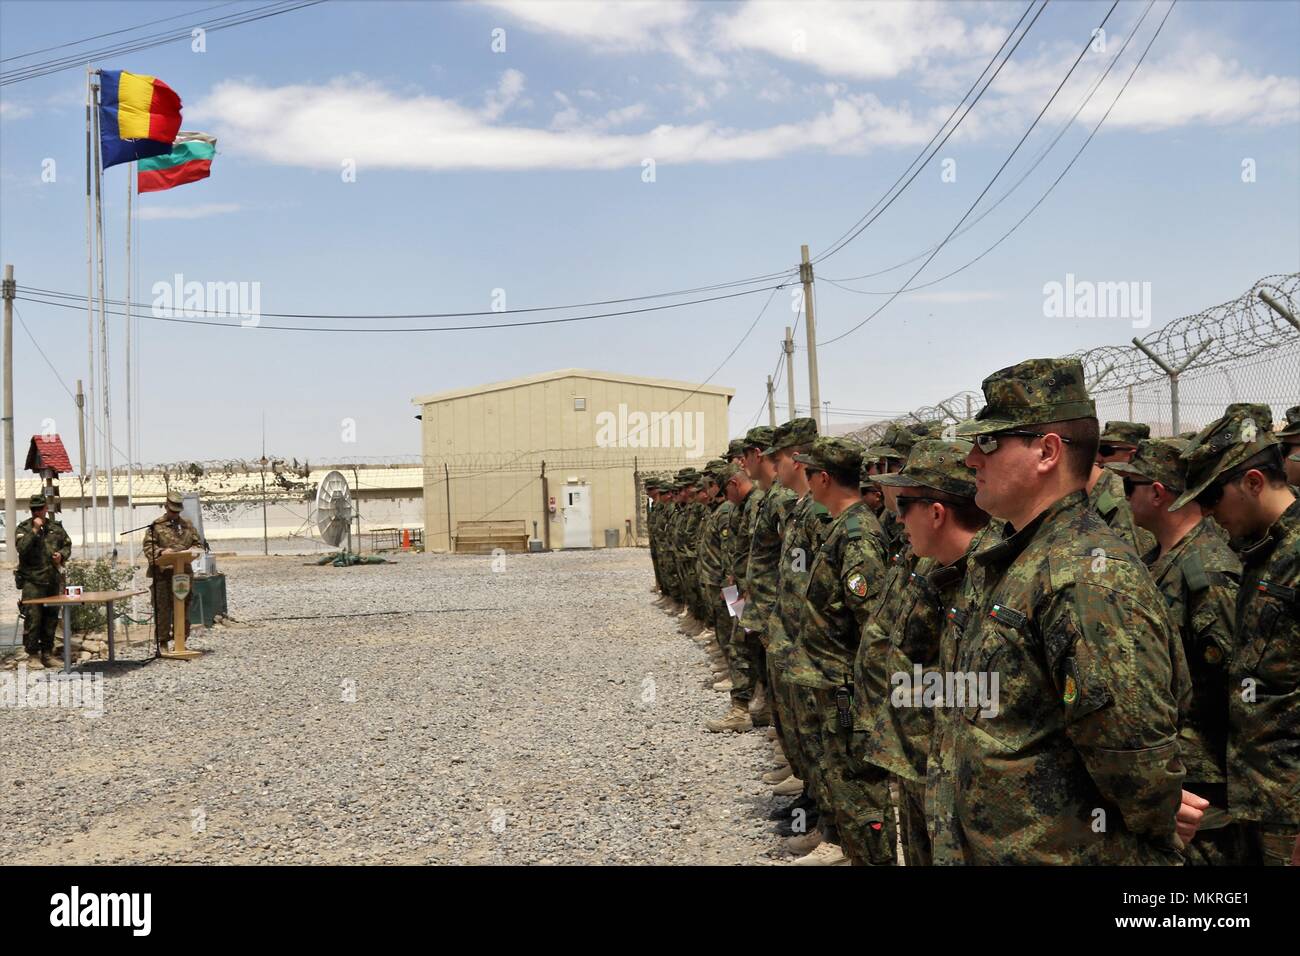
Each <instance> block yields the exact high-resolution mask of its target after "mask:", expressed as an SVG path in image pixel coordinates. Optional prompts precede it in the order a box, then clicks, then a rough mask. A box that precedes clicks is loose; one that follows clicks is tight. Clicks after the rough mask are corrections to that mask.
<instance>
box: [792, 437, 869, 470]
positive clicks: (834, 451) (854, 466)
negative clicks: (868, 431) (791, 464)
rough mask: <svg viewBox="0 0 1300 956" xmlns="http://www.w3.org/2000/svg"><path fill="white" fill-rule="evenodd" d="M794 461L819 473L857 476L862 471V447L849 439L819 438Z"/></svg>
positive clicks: (795, 457)
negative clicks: (840, 473) (847, 473)
mask: <svg viewBox="0 0 1300 956" xmlns="http://www.w3.org/2000/svg"><path fill="white" fill-rule="evenodd" d="M794 460H795V461H798V462H802V463H803V464H805V465H807V466H808V467H809V468H816V469H818V470H819V471H838V472H851V473H852V474H855V475H856V474H858V473H859V472H860V471H861V469H862V446H861V445H859V444H857V443H856V442H851V441H849V440H848V439H847V438H818V439H817V440H815V441H814V442H813V443H812V445H811V446H809V448H808V450H807V451H806V452H803V453H801V454H798V455H795V456H794Z"/></svg>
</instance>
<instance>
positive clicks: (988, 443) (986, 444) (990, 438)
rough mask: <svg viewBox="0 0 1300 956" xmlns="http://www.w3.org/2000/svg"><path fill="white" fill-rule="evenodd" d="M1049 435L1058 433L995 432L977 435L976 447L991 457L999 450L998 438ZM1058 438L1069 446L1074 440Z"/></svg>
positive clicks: (1060, 436) (1058, 436)
mask: <svg viewBox="0 0 1300 956" xmlns="http://www.w3.org/2000/svg"><path fill="white" fill-rule="evenodd" d="M1048 435H1056V432H1026V431H1019V430H1015V429H1012V430H1008V431H1005V432H993V433H991V434H985V435H976V436H975V447H976V448H978V449H979V450H980V451H982V452H983V453H984V454H986V455H991V454H993V452H995V451H997V450H998V438H999V437H1001V436H1014V437H1016V438H1046V437H1047V436H1048ZM1056 437H1057V438H1059V439H1061V441H1063V442H1065V444H1067V445H1069V444H1072V443H1073V439H1070V438H1066V437H1065V436H1064V435H1056Z"/></svg>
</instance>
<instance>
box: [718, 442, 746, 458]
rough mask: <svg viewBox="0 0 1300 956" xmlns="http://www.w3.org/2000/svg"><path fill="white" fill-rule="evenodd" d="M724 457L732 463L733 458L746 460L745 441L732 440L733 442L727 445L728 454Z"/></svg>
mask: <svg viewBox="0 0 1300 956" xmlns="http://www.w3.org/2000/svg"><path fill="white" fill-rule="evenodd" d="M722 457H723V458H726V459H727V460H728V461H730V460H731V459H732V458H744V457H745V439H743V438H733V439H731V442H730V443H729V444H728V445H727V453H726V454H725V455H723V456H722Z"/></svg>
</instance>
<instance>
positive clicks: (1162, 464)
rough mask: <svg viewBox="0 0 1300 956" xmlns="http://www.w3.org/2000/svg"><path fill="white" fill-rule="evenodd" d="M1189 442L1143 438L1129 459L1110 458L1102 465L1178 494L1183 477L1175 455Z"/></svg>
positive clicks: (1182, 469)
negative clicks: (1115, 459) (1155, 483)
mask: <svg viewBox="0 0 1300 956" xmlns="http://www.w3.org/2000/svg"><path fill="white" fill-rule="evenodd" d="M1189 444H1191V443H1190V442H1188V441H1187V440H1186V439H1183V438H1144V439H1142V441H1141V442H1139V443H1138V450H1137V451H1136V452H1134V453H1133V458H1132V460H1131V461H1112V462H1109V463H1108V464H1107V465H1106V467H1107V468H1109V469H1110V470H1111V471H1113V472H1116V473H1118V474H1120V475H1122V476H1124V477H1126V478H1142V479H1144V480H1146V481H1158V482H1160V484H1162V485H1164V486H1165V487H1166V488H1168V489H1169V490H1170V491H1172V492H1174V493H1181V492H1182V491H1183V489H1184V488H1186V486H1187V478H1186V473H1185V470H1184V466H1183V463H1182V460H1181V458H1180V457H1179V456H1181V455H1182V453H1183V452H1184V451H1186V450H1187V446H1188V445H1189Z"/></svg>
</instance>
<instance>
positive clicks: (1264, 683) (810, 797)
mask: <svg viewBox="0 0 1300 956" xmlns="http://www.w3.org/2000/svg"><path fill="white" fill-rule="evenodd" d="M983 391H984V396H985V399H986V401H987V404H986V406H985V407H984V409H983V410H982V411H980V412H979V414H978V415H977V416H976V417H975V418H974V419H971V420H969V421H965V422H961V423H957V424H955V425H954V424H949V425H946V426H945V425H944V424H943V423H942V422H933V423H928V424H918V425H915V426H912V427H910V428H904V427H900V426H891V427H890V429H889V430H888V432H886V434H885V435H884V437H883V439H882V441H883V444H882V445H880V446H874V447H869V448H863V447H861V446H860V445H858V444H856V443H854V442H851V441H849V440H846V439H842V438H829V437H823V436H818V434H817V428H816V423H815V422H814V421H813V420H812V419H810V418H796V419H794V420H792V421H789V422H786V423H785V424H784V425H781V426H780V427H778V428H775V429H774V428H771V427H768V426H761V427H758V428H752V429H750V430H749V431H748V432H747V433H746V434H745V436H744V437H743V438H738V439H735V440H733V441H732V442H731V443H730V444H729V446H728V447H727V449H726V451H725V452H724V453H723V454H722V455H721V456H720V457H719V458H716V459H713V460H711V461H709V462H708V463H707V464H706V465H705V466H704V468H703V469H700V470H695V469H693V468H685V469H682V470H681V471H678V472H676V473H675V474H673V475H662V476H651V477H649V478H647V480H646V482H645V486H646V493H647V496H648V498H649V500H650V512H649V515H650V518H649V529H650V550H651V558H652V562H653V565H654V575H655V588H654V590H655V591H656V592H658V593H659V594H660V597H659V598H658V600H657V601H656V602H655V603H656V604H657V605H658V606H659V607H660V608H662V609H663V610H665V611H666V612H667V613H669V614H672V615H676V616H677V617H679V618H681V627H680V629H681V631H682V632H683V633H684V634H686V635H688V636H689V637H691V638H693V639H695V640H697V641H698V642H699V643H700V644H701V645H702V646H704V647H705V648H707V649H708V651H709V654H710V658H711V661H712V666H713V675H712V680H711V681H710V683H711V686H712V687H713V688H714V689H715V690H717V691H720V692H725V693H727V694H728V695H729V697H730V704H729V707H728V709H727V711H726V713H725V714H724V715H723V716H722V717H720V718H719V719H717V720H713V721H709V722H708V723H707V724H706V727H707V729H708V730H709V731H712V732H716V733H726V732H749V731H752V730H754V729H755V728H765V729H766V734H767V736H768V738H769V739H770V741H771V745H772V749H773V755H774V759H775V762H776V765H777V766H776V769H774V770H773V771H771V772H770V773H767V774H765V775H764V777H763V781H764V782H765V783H768V784H771V785H772V786H773V793H774V794H775V795H776V796H781V797H791V798H793V800H792V801H791V802H789V803H786V802H781V803H779V804H778V805H777V808H776V809H775V810H773V811H772V813H771V819H772V820H773V821H774V823H775V824H776V827H775V830H776V833H778V834H779V835H781V836H782V837H784V838H785V849H786V850H787V851H788V852H789V853H790V854H792V855H793V857H794V858H795V859H794V862H795V864H796V865H806V866H816V865H841V864H853V865H867V866H871V865H884V866H888V865H894V864H896V863H897V862H898V861H899V857H900V848H901V857H902V860H903V861H905V862H906V864H907V865H909V866H925V865H932V864H933V865H948V864H964V863H972V864H1158V865H1180V864H1193V865H1232V864H1237V865H1240V864H1246V865H1285V864H1288V863H1289V864H1292V865H1297V864H1300V597H1298V595H1300V498H1298V493H1297V488H1296V486H1297V484H1300V406H1296V407H1293V408H1291V409H1290V410H1289V411H1288V412H1287V420H1286V422H1284V423H1279V425H1278V426H1277V427H1276V428H1274V425H1273V420H1272V413H1271V411H1270V410H1269V408H1268V406H1266V405H1258V404H1246V403H1240V404H1233V405H1230V406H1229V407H1228V408H1227V409H1226V410H1225V412H1224V414H1223V416H1222V417H1221V418H1219V419H1218V420H1216V421H1214V422H1212V423H1211V424H1209V425H1207V426H1206V427H1205V428H1203V429H1202V430H1201V431H1199V432H1196V433H1185V434H1183V435H1181V436H1176V437H1155V438H1153V437H1151V436H1150V431H1149V428H1148V427H1147V426H1146V425H1142V424H1138V423H1133V422H1107V423H1106V425H1105V427H1104V428H1102V427H1101V425H1100V423H1099V422H1098V420H1097V417H1096V407H1095V405H1094V403H1093V400H1092V398H1091V396H1090V395H1089V394H1088V391H1087V389H1086V387H1085V385H1084V379H1083V369H1082V366H1081V365H1080V364H1079V362H1078V360H1076V359H1031V360H1027V361H1024V362H1021V363H1019V364H1017V365H1013V366H1010V367H1008V368H1005V369H1002V370H1000V371H998V372H995V373H993V374H992V375H990V376H989V377H988V378H986V379H985V380H984V383H983ZM733 589H734V590H733Z"/></svg>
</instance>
